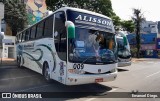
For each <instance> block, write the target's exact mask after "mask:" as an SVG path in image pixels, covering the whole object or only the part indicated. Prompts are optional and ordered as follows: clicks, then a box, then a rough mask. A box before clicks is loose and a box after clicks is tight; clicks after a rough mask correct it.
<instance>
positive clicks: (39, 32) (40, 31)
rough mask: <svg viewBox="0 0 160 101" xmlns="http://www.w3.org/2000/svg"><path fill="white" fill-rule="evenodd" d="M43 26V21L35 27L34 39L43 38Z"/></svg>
mask: <svg viewBox="0 0 160 101" xmlns="http://www.w3.org/2000/svg"><path fill="white" fill-rule="evenodd" d="M43 26H44V21H42V22H41V23H39V24H38V25H37V34H36V38H40V37H42V36H43Z"/></svg>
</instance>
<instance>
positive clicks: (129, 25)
mask: <svg viewBox="0 0 160 101" xmlns="http://www.w3.org/2000/svg"><path fill="white" fill-rule="evenodd" d="M121 27H122V29H123V30H125V31H128V32H130V33H131V32H134V29H135V25H134V22H133V21H132V20H124V21H122V22H121Z"/></svg>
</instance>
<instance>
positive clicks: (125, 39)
mask: <svg viewBox="0 0 160 101" xmlns="http://www.w3.org/2000/svg"><path fill="white" fill-rule="evenodd" d="M123 42H124V45H127V37H126V36H124V37H123Z"/></svg>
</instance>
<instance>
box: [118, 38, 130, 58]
mask: <svg viewBox="0 0 160 101" xmlns="http://www.w3.org/2000/svg"><path fill="white" fill-rule="evenodd" d="M117 43H118V57H120V58H127V57H129V58H130V57H131V53H130V50H129V49H128V47H127V46H125V45H124V42H123V38H117Z"/></svg>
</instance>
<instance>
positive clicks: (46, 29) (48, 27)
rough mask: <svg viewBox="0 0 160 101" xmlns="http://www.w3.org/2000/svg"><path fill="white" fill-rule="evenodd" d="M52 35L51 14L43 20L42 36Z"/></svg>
mask: <svg viewBox="0 0 160 101" xmlns="http://www.w3.org/2000/svg"><path fill="white" fill-rule="evenodd" d="M52 35H53V16H51V17H49V18H47V19H46V20H45V27H44V36H45V37H52Z"/></svg>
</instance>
